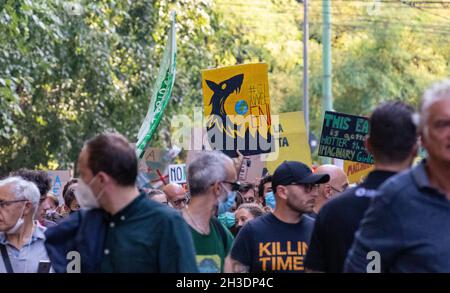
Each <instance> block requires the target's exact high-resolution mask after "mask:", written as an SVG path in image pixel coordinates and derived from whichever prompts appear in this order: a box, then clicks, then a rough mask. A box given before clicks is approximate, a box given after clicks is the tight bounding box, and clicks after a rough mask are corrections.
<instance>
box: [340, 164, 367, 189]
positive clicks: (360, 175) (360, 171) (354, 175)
mask: <svg viewBox="0 0 450 293" xmlns="http://www.w3.org/2000/svg"><path fill="white" fill-rule="evenodd" d="M373 168H374V166H373V165H371V164H364V163H358V162H352V161H344V172H345V174H346V175H347V178H348V183H350V184H353V183H356V184H359V183H361V182H362V181H363V180H364V179H365V178H366V177H367V175H368V174H369V173H370V172H372V171H373Z"/></svg>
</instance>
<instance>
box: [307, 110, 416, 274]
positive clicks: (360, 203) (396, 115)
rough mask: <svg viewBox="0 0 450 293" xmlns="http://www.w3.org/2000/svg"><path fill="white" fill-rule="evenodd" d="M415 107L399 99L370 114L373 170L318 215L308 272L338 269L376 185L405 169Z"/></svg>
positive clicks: (410, 154) (368, 145) (413, 131)
mask: <svg viewBox="0 0 450 293" xmlns="http://www.w3.org/2000/svg"><path fill="white" fill-rule="evenodd" d="M413 113H414V109H413V108H412V107H410V106H408V105H406V104H404V103H401V102H388V103H385V104H382V105H380V106H379V107H377V108H376V109H375V111H374V112H373V113H372V115H371V116H370V131H369V136H368V137H367V138H366V140H365V145H366V148H367V150H368V151H369V152H370V153H371V154H372V155H373V159H374V171H372V172H371V173H369V175H368V176H367V178H366V179H365V180H364V182H363V183H361V184H360V185H358V186H356V187H355V188H351V189H349V190H347V191H345V192H344V193H342V194H340V195H338V196H336V197H335V198H332V199H331V200H330V201H328V202H327V203H326V204H325V205H324V206H323V207H322V209H321V210H320V212H319V214H318V215H317V218H316V222H315V226H314V232H313V235H312V238H311V244H310V246H309V250H308V255H307V256H306V260H305V265H306V268H307V269H308V270H309V271H311V272H330V273H341V272H342V271H343V268H344V261H345V257H346V256H347V252H348V251H349V249H350V247H351V245H352V242H353V239H354V235H355V232H356V230H357V229H358V227H359V224H360V222H361V220H362V218H363V216H364V213H365V212H366V210H367V208H368V207H369V204H370V201H371V200H372V198H373V197H374V196H376V195H377V194H378V191H377V189H378V187H379V186H380V185H381V184H382V183H383V182H384V181H386V180H387V179H388V178H389V177H391V176H393V175H395V174H396V173H397V172H400V171H403V170H405V169H408V168H409V167H410V166H411V163H412V162H413V159H414V157H415V156H416V153H417V134H416V126H415V125H414V124H413V121H412V115H413Z"/></svg>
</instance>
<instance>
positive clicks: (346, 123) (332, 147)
mask: <svg viewBox="0 0 450 293" xmlns="http://www.w3.org/2000/svg"><path fill="white" fill-rule="evenodd" d="M368 134H369V119H367V118H366V117H360V116H355V115H348V114H343V113H337V112H331V111H326V112H325V116H324V121H323V127H322V136H321V137H320V145H319V153H318V154H319V156H323V157H331V158H338V159H342V160H347V161H353V162H360V163H366V164H373V157H372V155H371V154H369V153H368V152H367V150H366V148H365V146H364V139H365V138H366V136H367V135H368Z"/></svg>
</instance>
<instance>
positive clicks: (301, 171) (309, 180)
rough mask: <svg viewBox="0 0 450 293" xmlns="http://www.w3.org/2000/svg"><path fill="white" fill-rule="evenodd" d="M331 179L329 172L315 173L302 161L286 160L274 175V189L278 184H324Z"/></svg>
mask: <svg viewBox="0 0 450 293" xmlns="http://www.w3.org/2000/svg"><path fill="white" fill-rule="evenodd" d="M328 181H330V175H328V174H314V173H313V172H312V171H311V169H310V168H309V167H308V166H306V165H305V164H303V163H301V162H296V161H284V162H283V163H281V165H280V166H278V168H277V169H276V170H275V172H274V173H273V175H272V189H273V191H274V192H275V189H276V188H277V186H278V185H289V184H292V183H295V184H322V183H326V182H328Z"/></svg>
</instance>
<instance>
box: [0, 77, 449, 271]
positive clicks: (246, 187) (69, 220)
mask: <svg viewBox="0 0 450 293" xmlns="http://www.w3.org/2000/svg"><path fill="white" fill-rule="evenodd" d="M419 144H421V145H422V146H423V147H424V148H425V150H426V151H427V157H426V159H424V160H422V161H421V162H419V163H418V164H416V165H413V161H414V159H415V158H416V156H417V152H418V148H419ZM365 145H366V148H367V150H368V151H369V152H370V153H371V154H372V156H373V158H374V170H373V171H372V172H371V173H369V175H368V176H367V178H365V180H364V181H363V182H361V183H360V184H358V185H356V186H353V187H349V182H348V179H347V176H346V175H345V173H344V172H343V171H342V169H341V168H339V167H337V166H334V165H322V166H319V167H318V168H317V169H316V170H315V171H314V172H313V171H312V170H311V168H309V167H308V166H307V165H305V164H304V163H302V162H296V161H284V162H283V163H282V164H280V165H279V166H278V167H277V168H276V170H275V171H274V172H273V174H266V175H265V176H263V177H262V178H258V180H257V181H256V182H239V181H238V180H237V178H238V173H239V170H240V160H242V157H241V156H240V157H239V158H237V159H231V158H230V157H228V156H227V155H225V154H224V153H222V152H219V151H202V152H198V154H196V156H195V157H194V158H193V159H192V161H191V162H190V163H189V165H188V169H187V187H185V186H181V185H178V184H175V183H170V184H167V185H165V186H164V187H163V188H161V190H160V189H151V190H147V189H139V188H138V186H136V178H137V172H138V168H137V164H138V160H137V157H136V152H135V149H134V147H133V145H132V144H130V143H129V142H128V141H127V140H126V139H125V138H124V137H123V136H122V135H120V134H117V133H105V134H99V135H97V136H95V137H94V138H92V139H90V140H88V141H87V142H86V143H85V144H84V146H83V148H82V150H81V152H80V154H79V158H78V162H77V174H78V177H77V178H74V179H72V180H70V181H69V182H67V184H66V185H65V186H64V188H63V192H62V198H63V202H59V200H58V198H57V197H56V196H54V195H52V194H51V193H49V191H50V188H51V180H50V178H49V176H48V174H47V173H46V172H45V171H34V170H26V169H20V170H17V171H14V172H11V174H10V175H9V176H8V177H6V178H3V179H1V180H0V251H1V258H0V272H3V273H35V272H42V273H44V272H60V273H62V272H69V271H75V272H82V273H90V272H162V273H165V272H183V273H195V272H201V273H208V272H209V273H220V272H233V273H237V272H297V273H300V272H338V273H340V272H369V271H370V272H450V233H449V232H450V180H449V178H450V80H448V81H444V82H441V83H438V84H435V85H434V86H433V87H431V88H430V89H428V90H427V91H426V92H425V94H424V96H423V101H422V105H421V108H420V110H419V111H418V113H415V111H414V109H413V108H412V107H411V106H409V105H407V104H405V103H403V102H399V101H393V102H387V103H384V104H382V105H380V106H378V107H377V108H376V109H375V110H374V111H373V112H372V114H371V116H370V131H369V135H368V137H367V138H366V142H365ZM73 252H76V255H75V257H74V258H71V257H68V256H69V255H71V253H73ZM374 252H375V253H374ZM76 256H78V257H76ZM72 260H74V262H73V261H72Z"/></svg>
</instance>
